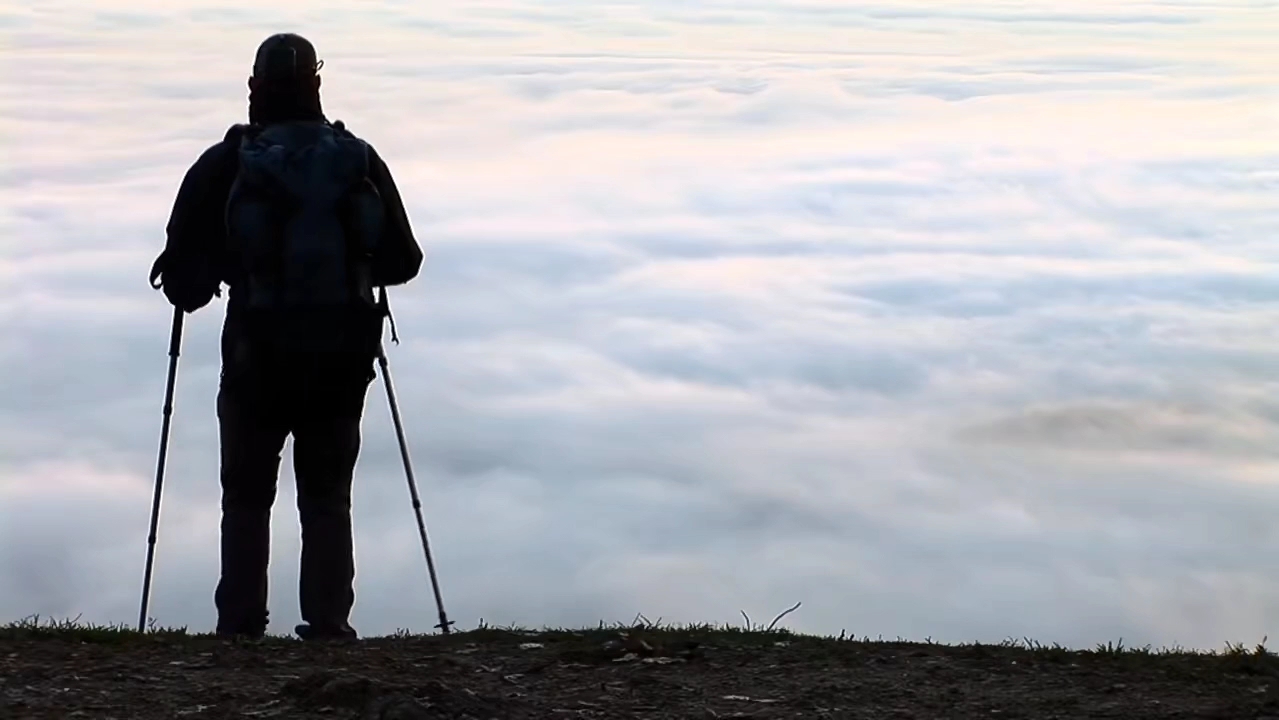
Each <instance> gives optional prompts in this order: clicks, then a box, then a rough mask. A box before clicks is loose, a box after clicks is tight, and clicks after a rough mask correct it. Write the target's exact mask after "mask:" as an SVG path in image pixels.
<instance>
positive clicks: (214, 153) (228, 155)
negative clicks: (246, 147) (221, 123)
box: [191, 124, 252, 171]
mask: <svg viewBox="0 0 1279 720" xmlns="http://www.w3.org/2000/svg"><path fill="white" fill-rule="evenodd" d="M251 128H252V126H251V125H245V124H235V125H232V126H231V127H229V128H227V131H226V133H225V134H224V135H223V136H222V139H221V140H219V141H217V142H215V143H213V144H212V145H209V146H208V147H207V148H205V149H204V151H203V152H202V153H200V156H199V157H198V158H196V161H195V163H194V164H193V165H192V166H191V169H192V170H193V171H199V170H205V169H208V170H213V169H214V168H219V167H222V166H224V165H226V164H227V162H228V161H230V160H231V159H232V158H234V157H235V154H236V150H237V149H238V148H239V147H240V141H241V139H242V138H243V137H244V136H245V134H246V133H248V132H249V131H250V129H251Z"/></svg>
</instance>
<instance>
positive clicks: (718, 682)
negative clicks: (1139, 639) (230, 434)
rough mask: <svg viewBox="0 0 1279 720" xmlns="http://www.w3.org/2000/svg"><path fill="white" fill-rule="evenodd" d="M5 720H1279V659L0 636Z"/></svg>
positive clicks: (486, 635) (1256, 653)
mask: <svg viewBox="0 0 1279 720" xmlns="http://www.w3.org/2000/svg"><path fill="white" fill-rule="evenodd" d="M0 718H3V719H4V720H19V719H22V720H26V719H27V718H32V719H36V718H58V719H59V720H69V719H73V718H94V719H101V720H107V719H110V718H115V719H116V720H125V719H126V718H137V719H138V720H153V719H154V720H159V719H161V718H163V719H164V720H173V719H175V718H190V719H191V720H213V719H215V718H325V719H356V718H359V719H361V720H428V719H435V720H439V719H444V718H448V719H451V720H462V719H465V718H471V719H474V720H489V719H490V718H566V719H567V718H619V719H628V718H646V719H648V718H651V719H658V718H663V719H664V718H697V719H699V720H718V719H719V718H759V719H761V720H765V719H772V718H858V719H867V720H869V719H871V718H875V719H878V718H891V719H893V720H908V719H915V718H919V719H929V720H931V719H934V718H936V719H942V718H945V719H948V720H952V719H953V720H967V719H970V718H982V719H983V720H992V719H995V720H1014V719H1017V720H1020V719H1025V720H1031V719H1033V720H1050V719H1054V718H1059V719H1063V720H1064V719H1066V718H1070V719H1074V718H1125V719H1138V718H1219V719H1220V720H1260V719H1262V718H1271V719H1273V720H1279V659H1277V658H1276V657H1275V656H1273V655H1271V654H1269V653H1266V652H1264V651H1260V650H1248V649H1243V648H1240V649H1237V650H1236V651H1234V652H1222V653H1218V654H1216V655H1206V654H1190V653H1153V652H1144V651H1130V650H1121V649H1116V648H1100V649H1097V650H1094V651H1088V652H1074V651H1066V650H1063V649H1059V648H1042V647H1038V648H1027V647H1024V646H1022V647H1015V646H1010V645H1001V646H991V645H966V646H945V645H931V644H907V643H887V642H871V641H865V640H848V639H844V640H839V639H819V638H811V637H805V636H797V635H790V634H787V633H762V632H759V633H748V632H741V631H731V630H724V629H719V630H716V629H709V628H707V629H701V630H696V629H694V630H662V629H653V628H627V629H600V630H590V631H582V632H569V631H561V632H547V633H529V632H521V631H505V630H475V631H470V632H454V633H452V634H451V635H449V636H439V635H431V636H404V637H394V638H378V639H369V640H361V641H358V642H354V643H345V644H328V645H313V644H303V643H301V642H300V641H296V640H288V639H282V638H281V639H268V640H265V641H261V642H256V643H249V642H227V641H220V640H217V639H214V638H211V637H204V636H186V635H182V634H172V633H156V634H145V635H138V634H135V633H122V632H116V631H92V630H86V631H74V630H62V631H56V632H55V631H39V632H36V631H30V630H27V631H19V630H15V629H7V630H0Z"/></svg>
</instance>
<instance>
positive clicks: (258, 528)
mask: <svg viewBox="0 0 1279 720" xmlns="http://www.w3.org/2000/svg"><path fill="white" fill-rule="evenodd" d="M321 64H322V63H320V62H318V61H317V58H316V53H315V49H314V47H312V45H311V43H310V42H308V41H307V40H305V39H303V38H301V37H299V36H297V35H293V34H280V35H273V36H271V37H270V38H267V40H266V41H264V42H263V43H262V45H261V46H260V47H259V48H258V52H257V57H256V59H255V62H254V65H253V75H252V77H250V78H249V90H250V94H249V123H248V124H247V125H235V126H233V127H232V128H231V129H230V130H229V131H228V132H227V134H226V137H225V138H224V139H223V140H222V142H220V143H218V144H216V145H214V146H212V147H210V148H209V149H208V150H206V151H205V152H204V153H203V154H202V155H201V156H200V158H199V159H198V160H197V161H196V162H195V164H194V165H193V166H192V167H191V168H190V170H188V171H187V174H186V177H185V178H184V179H183V181H182V185H181V188H180V189H179V191H178V195H177V198H176V200H175V201H174V206H173V211H172V214H171V216H170V218H169V223H168V241H167V243H166V246H165V249H164V252H163V253H162V254H161V255H160V257H159V258H158V259H157V260H156V264H155V266H154V268H153V270H152V282H153V283H154V282H155V278H156V277H160V276H162V277H163V280H162V287H163V289H164V292H165V295H166V297H168V299H169V301H170V302H171V303H173V305H174V306H176V307H178V308H180V309H181V310H182V311H184V312H188V313H190V312H194V311H196V310H198V309H200V308H202V307H204V306H205V305H207V304H208V303H209V302H210V301H211V300H212V299H213V297H214V296H215V295H218V296H220V295H221V284H222V283H226V284H227V286H228V287H229V292H228V298H227V311H226V320H225V323H224V325H223V330H222V378H221V383H220V388H219V391H218V398H217V414H218V422H219V426H220V435H221V437H220V439H221V484H222V528H221V531H222V532H221V535H222V538H221V562H222V573H221V578H220V580H219V582H218V586H217V590H216V592H215V594H214V602H215V604H216V606H217V612H218V623H217V632H218V633H219V634H221V635H225V636H235V635H242V636H249V637H261V636H262V635H264V634H265V632H266V627H267V566H268V559H269V548H270V539H271V531H270V519H271V508H272V505H273V503H274V501H275V495H276V486H277V483H278V476H279V463H280V454H281V452H282V450H283V447H284V443H285V440H286V438H287V437H288V436H289V435H290V434H292V435H293V439H294V466H295V475H296V480H297V500H298V513H299V515H300V519H301V524H302V559H301V577H300V579H299V586H300V587H299V594H300V601H301V611H302V619H303V621H304V623H303V624H302V625H299V626H298V627H297V628H296V632H297V634H298V635H299V636H301V637H302V638H303V639H325V638H354V637H355V635H356V633H355V630H354V629H353V628H352V627H351V625H350V622H349V620H350V613H351V607H352V605H353V604H354V602H355V592H354V577H355V558H354V551H353V539H352V531H351V482H352V476H353V474H354V470H355V463H356V458H357V456H358V455H359V450H360V423H361V418H362V415H363V411H364V403H365V396H366V394H367V391H368V387H369V383H370V382H371V381H372V380H373V378H374V377H375V375H374V370H373V366H374V362H375V360H376V356H377V351H378V348H379V343H380V342H381V336H382V329H383V323H384V321H385V317H386V312H385V311H384V308H385V305H384V304H382V303H380V302H378V300H377V299H376V298H375V292H374V290H375V288H378V287H385V286H389V285H399V284H402V283H405V282H408V281H409V280H412V279H413V278H414V277H416V276H417V274H418V271H419V269H420V268H421V264H422V250H421V248H420V246H419V245H418V243H417V241H416V239H414V237H413V231H412V229H411V227H410V225H409V220H408V216H407V214H406V212H405V209H404V205H403V203H402V201H401V199H400V195H399V192H398V190H397V189H396V186H395V183H394V181H393V180H392V178H391V175H390V172H389V171H388V169H387V167H386V164H385V163H384V162H383V161H382V160H381V158H380V157H379V156H378V155H377V153H376V152H375V151H374V150H373V148H372V147H370V146H369V145H368V144H366V143H365V142H363V141H362V140H360V139H358V138H356V137H355V136H354V135H353V134H352V133H351V132H349V131H348V130H346V128H345V127H344V126H343V125H342V124H341V123H340V122H335V123H330V122H329V121H328V120H327V119H326V118H325V116H324V113H323V112H322V110H321V108H320V92H319V91H320V77H319V75H318V74H317V73H318V71H319V69H320V66H321ZM382 292H385V291H384V290H383V291H382Z"/></svg>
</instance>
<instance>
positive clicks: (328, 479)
mask: <svg viewBox="0 0 1279 720" xmlns="http://www.w3.org/2000/svg"><path fill="white" fill-rule="evenodd" d="M371 379H372V371H371V368H370V370H369V375H368V378H367V379H365V378H362V377H359V376H356V377H355V378H351V377H350V376H349V375H347V376H346V377H342V376H339V377H338V378H337V379H336V380H335V381H334V383H333V384H332V385H329V386H328V388H327V392H326V393H325V395H324V396H323V397H319V398H317V402H315V403H308V405H312V407H309V408H307V412H304V413H301V414H300V417H299V418H298V421H297V424H296V426H295V428H294V434H293V436H294V446H293V461H294V468H295V471H296V475H297V488H298V491H297V496H298V516H299V519H300V520H301V523H302V560H301V568H300V575H299V578H298V585H299V587H298V591H299V600H300V604H301V610H302V620H303V623H304V624H303V625H301V626H299V627H298V634H299V635H301V636H303V637H304V638H310V637H317V638H319V637H334V638H340V637H351V638H353V637H355V631H354V629H352V628H351V626H350V615H351V608H352V607H353V606H354V605H355V587H354V583H355V550H354V540H353V537H352V528H351V485H352V479H353V476H354V474H355V464H356V460H357V459H358V457H359V454H360V440H361V438H360V423H361V420H362V417H363V412H364V400H365V396H366V395H367V392H368V381H369V380H371ZM313 397H315V396H313Z"/></svg>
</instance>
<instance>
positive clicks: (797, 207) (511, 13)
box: [0, 0, 1279, 647]
mask: <svg viewBox="0 0 1279 720" xmlns="http://www.w3.org/2000/svg"><path fill="white" fill-rule="evenodd" d="M258 5H259V4H258V3H250V2H247V1H246V0H217V1H208V2H177V1H176V0H146V1H141V0H139V1H138V2H135V3H133V4H132V5H131V8H132V9H131V10H128V11H122V10H118V9H114V8H115V7H118V6H119V5H118V4H117V3H107V2H92V1H90V0H78V1H76V2H67V1H63V0H19V2H17V3H16V4H14V3H10V4H9V5H7V6H6V7H5V9H3V10H0V37H3V42H0V47H2V48H3V50H2V51H0V57H2V58H3V63H4V72H3V73H0V97H3V105H2V106H0V133H2V134H3V137H4V139H5V140H4V148H5V149H4V155H5V161H4V163H3V165H0V288H2V291H0V378H3V380H0V621H4V620H11V619H17V618H20V617H23V616H26V615H30V614H34V613H39V614H41V615H44V616H57V617H66V616H76V615H82V616H83V619H85V620H87V621H95V622H124V623H131V622H133V621H134V618H135V616H136V612H137V603H138V595H139V590H140V587H141V581H142V567H143V560H144V557H145V551H146V532H147V522H148V515H149V510H150V497H151V493H152V483H153V479H154V470H155V452H156V448H157V442H158V437H159V429H160V421H161V412H160V411H161V404H162V399H163V392H164V383H165V373H166V368H167V362H168V358H167V356H166V349H167V344H168V330H169V321H170V317H171V308H170V307H169V306H168V305H167V304H166V302H165V301H164V298H163V296H162V295H161V294H159V293H157V292H154V291H152V290H151V289H150V288H149V286H148V285H147V283H146V276H147V271H148V270H149V268H150V264H151V261H152V260H153V259H154V257H155V255H156V254H157V253H158V251H159V250H160V248H161V247H162V246H163V244H164V226H165V222H166V220H167V217H168V213H169V211H170V208H171V204H172V200H173V195H174V193H175V191H176V189H177V187H178V183H179V182H180V181H181V179H182V176H183V173H184V172H185V171H186V169H187V167H189V165H190V164H191V163H192V162H193V161H194V160H195V158H196V157H197V156H198V155H199V154H200V153H201V152H202V151H203V150H204V149H205V148H206V147H208V146H209V145H210V144H212V143H214V142H216V141H218V140H219V139H220V138H221V137H222V135H223V133H224V132H225V130H226V129H227V127H228V126H229V125H230V124H232V123H234V122H239V121H241V120H242V119H243V117H244V113H245V106H246V89H245V79H246V76H247V75H248V73H249V68H250V65H251V61H252V55H253V52H254V49H255V48H256V46H257V43H258V42H259V41H261V40H262V39H263V38H264V37H265V36H266V35H267V34H270V33H272V32H277V31H297V32H301V33H303V34H305V35H307V36H308V37H309V38H311V39H312V40H313V41H314V42H315V44H316V45H317V47H318V49H319V52H320V55H321V57H322V58H323V59H324V60H325V63H326V64H325V67H324V70H323V78H324V102H325V109H326V111H327V113H328V114H329V116H330V117H331V118H336V119H341V120H343V121H345V122H346V123H347V124H348V125H349V126H350V127H351V128H352V129H353V130H354V131H355V132H357V133H358V134H360V135H362V136H364V137H365V138H367V139H368V140H369V141H371V142H372V143H373V144H374V145H375V146H376V147H377V149H378V150H379V152H380V153H381V154H382V155H383V156H384V157H385V158H386V159H387V160H388V163H389V165H390V168H391V170H392V172H393V173H394V175H395V177H396V180H397V181H398V183H399V185H400V188H401V191H402V192H403V194H404V195H405V197H406V201H407V204H408V210H409V214H410V217H411V219H412V220H413V223H414V227H415V229H416V232H417V234H418V237H419V240H420V241H421V243H422V245H423V248H424V251H425V253H426V261H425V264H424V266H423V270H422V273H421V275H420V276H419V278H418V279H417V280H415V281H414V282H413V283H411V284H409V285H407V286H405V287H403V288H398V289H396V290H395V291H393V293H392V301H393V309H394V310H395V313H396V321H397V327H398V330H399V333H400V335H401V338H402V342H401V344H399V345H398V346H391V347H390V349H389V355H390V361H391V368H392V373H393V377H394V380H395V382H396V388H397V391H398V394H399V397H400V402H401V405H402V410H403V414H404V420H405V423H406V426H407V430H408V439H409V444H410V449H411V452H412V455H413V458H414V462H415V467H416V469H417V474H418V479H419V484H420V490H421V492H422V495H423V500H424V504H425V516H426V520H427V524H428V527H429V529H430V532H431V537H432V542H433V550H434V553H435V556H436V560H437V563H438V566H439V572H440V578H441V581H442V583H443V592H444V598H445V601H446V604H447V606H448V608H449V612H450V615H451V617H452V618H453V619H454V620H456V621H457V622H458V625H459V626H460V627H472V626H474V625H475V624H476V623H477V622H478V621H479V620H480V619H481V618H483V619H484V620H486V621H488V622H490V623H499V624H505V623H516V624H522V625H528V626H542V625H587V624H595V623H596V622H598V621H600V620H605V621H629V620H631V619H632V618H633V617H635V615H636V614H637V613H643V614H644V615H645V616H647V617H648V618H650V619H657V618H659V617H660V618H662V619H663V622H739V621H740V615H739V610H745V611H746V612H747V613H749V614H750V615H751V616H752V617H753V618H755V619H756V620H764V621H767V620H768V619H770V618H771V617H772V615H774V614H776V613H777V612H779V611H781V610H782V609H785V608H786V607H788V606H790V605H792V604H794V603H795V602H798V601H802V602H803V607H802V608H801V609H800V610H798V611H797V612H795V613H794V614H792V615H789V616H787V618H786V619H785V621H784V622H783V624H784V625H785V626H787V627H790V628H793V629H797V630H803V631H811V632H829V633H838V632H839V631H840V630H842V629H847V630H848V631H850V632H855V633H857V634H858V635H867V634H869V635H872V636H875V635H881V634H882V635H884V636H887V637H892V636H898V635H901V636H905V637H909V638H912V639H922V638H924V637H932V638H934V639H938V640H943V641H970V640H976V639H980V640H987V641H991V640H1001V639H1004V638H1006V637H1018V638H1020V637H1023V636H1026V637H1031V638H1034V639H1037V640H1040V641H1043V642H1061V643H1064V644H1069V645H1076V646H1078V645H1090V644H1093V643H1096V642H1103V641H1107V640H1116V639H1118V638H1123V639H1124V640H1125V643H1126V644H1129V645H1133V644H1143V643H1153V644H1156V645H1171V644H1175V643H1179V644H1182V645H1185V646H1193V647H1220V646H1221V644H1222V643H1223V642H1225V641H1244V642H1256V641H1259V640H1260V639H1261V638H1262V636H1264V635H1266V634H1267V633H1272V634H1273V633H1274V632H1275V631H1276V628H1277V627H1279V522H1277V521H1276V513H1277V512H1279V485H1277V484H1276V478H1277V477H1279V387H1277V385H1279V383H1277V382H1276V380H1277V379H1279V344H1277V343H1276V336H1277V333H1279V302H1277V301H1279V281H1277V280H1276V274H1275V271H1276V265H1277V263H1276V261H1277V260H1279V244H1277V243H1276V242H1275V241H1276V239H1277V236H1279V91H1277V90H1276V82H1275V75H1274V73H1275V68H1276V67H1279V63H1277V62H1276V61H1277V60H1279V56H1277V55H1276V53H1275V51H1274V45H1273V39H1274V37H1275V36H1276V33H1279V3H1276V2H1261V1H1255V2H1248V1H1244V0H1238V1H1233V2H1227V1H1218V2H1207V1H1202V2H1190V1H1183V2H1173V1H1170V0H1169V1H1162V2H1158V1H1150V2H1137V1H1135V0H1105V1H1102V0H1094V1H1092V2H1075V3H1071V4H1069V5H1067V4H1062V3H1049V2H1046V1H1045V2H1014V1H1011V0H1004V1H998V0H978V1H976V2H971V3H964V4H963V7H962V8H961V7H960V4H957V3H953V2H942V1H939V0H931V1H927V0H907V1H901V0H894V1H892V2H888V1H887V0H885V1H884V2H881V3H860V2H851V1H840V2H832V1H829V0H828V1H825V2H823V1H820V0H795V1H791V0H753V1H752V0H732V1H731V2H730V1H729V0H721V1H718V2H697V3H688V2H663V1H658V0H641V1H638V2H627V3H621V2H603V1H598V0H592V1H591V2H586V1H585V0H559V1H556V2H533V1H532V0H498V1H496V2H485V3H474V2H469V1H467V2H463V1H462V0H455V1H450V2H438V3H421V2H409V1H408V0H402V1H393V0H385V1H384V2H376V3H375V2H369V3H359V4H355V3H339V2H335V1H330V0H324V1H311V0H308V1H307V2H301V1H294V2H277V3H272V4H270V7H267V8H262V7H258ZM222 308H223V303H222V301H221V300H218V301H215V302H214V303H213V304H212V305H211V306H209V307H207V308H205V309H204V310H202V311H200V312H199V313H197V314H195V315H193V316H191V317H189V318H188V321H187V327H186V333H185V337H184V344H183V354H182V357H181V365H180V368H179V382H178V387H177V403H176V411H175V416H174V426H173V435H172V439H171V455H170V459H169V466H168V474H167V480H166V485H165V495H164V507H163V511H162V515H161V525H160V536H159V545H158V551H157V561H156V563H157V564H156V585H155V589H154V594H153V601H152V606H151V610H152V612H151V615H152V616H154V618H155V619H156V621H157V622H158V623H159V624H161V625H188V626H190V627H191V628H193V629H201V630H207V629H211V627H212V625H213V621H214V615H213V607H212V588H213V585H214V583H215V582H216V575H217V569H218V568H217V523H218V512H219V509H218V481H217V473H218V467H217V462H218V455H217V425H216V419H215V416H214V411H213V401H214V396H215V393H216V387H217V376H218V369H219V357H218V332H219V329H220V323H221V320H222ZM366 417H367V419H366V422H365V436H364V454H363V456H362V458H361V461H360V464H359V467H358V471H357V490H356V498H355V517H356V529H357V534H358V537H357V548H358V571H359V577H358V587H357V596H358V600H357V607H356V612H355V617H354V624H355V625H356V627H357V628H358V629H359V630H360V631H361V632H362V633H364V634H381V633H386V632H391V631H394V630H395V629H397V628H410V629H413V630H415V631H429V630H430V627H431V625H433V624H434V623H435V617H434V616H435V613H434V608H433V603H432V600H431V595H430V587H429V583H428V581H427V578H426V570H425V563H424V562H423V558H422V551H421V547H420V545H419V544H418V541H417V533H416V527H415V524H414V520H413V514H412V509H411V506H410V504H409V495H408V490H407V487H406V484H405V480H404V474H403V470H402V468H401V466H400V464H399V455H398V448H397V445H396V441H395V436H394V433H393V431H392V428H391V423H390V418H389V413H388V410H387V403H386V397H385V394H384V393H383V391H382V388H381V385H380V381H379V384H375V385H373V386H372V387H371V389H370V394H369V403H368V409H367V414H366ZM286 458H287V454H286ZM293 499H294V494H293V490H292V466H291V464H290V463H289V462H288V461H287V459H286V462H285V464H284V468H283V472H282V475H281V495H280V500H279V503H278V505H277V508H278V509H277V512H276V521H275V528H274V537H275V541H274V550H273V553H274V555H273V557H274V563H273V569H272V615H273V626H272V630H273V631H274V632H287V631H288V630H289V628H291V627H292V624H293V622H295V621H296V618H297V611H296V590H295V588H296V571H297V555H298V529H297V523H296V510H295V509H294V506H293Z"/></svg>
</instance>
